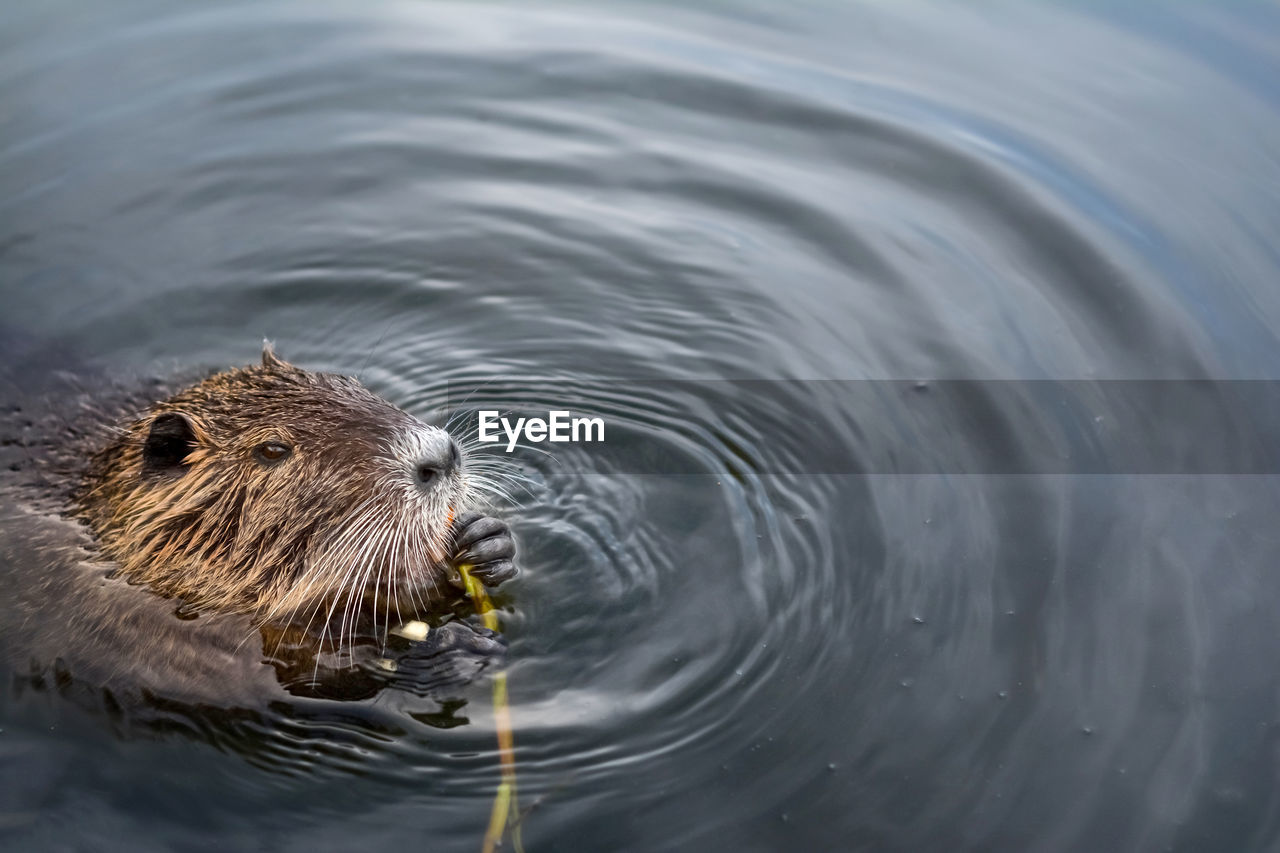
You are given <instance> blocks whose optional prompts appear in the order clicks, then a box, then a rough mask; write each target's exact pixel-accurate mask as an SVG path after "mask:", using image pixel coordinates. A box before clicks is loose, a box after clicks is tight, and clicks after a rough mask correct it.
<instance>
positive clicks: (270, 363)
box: [262, 338, 288, 367]
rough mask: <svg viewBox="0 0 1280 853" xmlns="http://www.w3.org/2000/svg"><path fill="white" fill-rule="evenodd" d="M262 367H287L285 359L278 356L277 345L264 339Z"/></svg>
mask: <svg viewBox="0 0 1280 853" xmlns="http://www.w3.org/2000/svg"><path fill="white" fill-rule="evenodd" d="M262 366H263V367H287V366H288V365H287V363H286V362H285V361H284V359H282V358H279V357H277V356H276V348H275V345H274V344H272V343H271V341H269V340H267V339H266V338H263V339H262Z"/></svg>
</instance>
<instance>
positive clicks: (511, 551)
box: [453, 512, 516, 586]
mask: <svg viewBox="0 0 1280 853" xmlns="http://www.w3.org/2000/svg"><path fill="white" fill-rule="evenodd" d="M455 528H456V533H455V540H454V541H455V542H456V543H457V544H456V551H455V553H454V558H453V561H454V563H455V564H457V565H469V566H471V573H472V574H473V575H475V576H476V577H477V578H479V579H480V582H481V583H483V584H484V585H485V586H497V585H498V584H500V583H502V582H503V581H506V580H510V579H511V578H513V577H515V575H516V567H515V563H514V562H513V558H514V557H515V555H516V543H515V540H514V539H512V538H511V530H510V528H508V527H507V524H506V522H504V521H501V520H500V519H497V518H493V517H492V516H486V515H481V514H480V513H478V512H468V513H464V514H463V515H461V516H459V517H458V520H457V521H456V522H455Z"/></svg>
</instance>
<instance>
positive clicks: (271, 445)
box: [253, 441, 293, 465]
mask: <svg viewBox="0 0 1280 853" xmlns="http://www.w3.org/2000/svg"><path fill="white" fill-rule="evenodd" d="M292 452H293V448H292V447H290V446H289V445H287V444H283V443H281V442H279V441H265V442H263V443H262V444H259V445H258V446H257V447H255V448H254V449H253V458H254V460H255V461H257V462H259V463H261V464H262V465H275V464H276V463H277V462H281V461H283V460H284V459H285V458H287V457H288V456H289V454H290V453H292Z"/></svg>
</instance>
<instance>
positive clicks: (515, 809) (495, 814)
mask: <svg viewBox="0 0 1280 853" xmlns="http://www.w3.org/2000/svg"><path fill="white" fill-rule="evenodd" d="M458 571H459V572H460V573H461V574H462V581H463V583H464V584H466V587H467V595H469V596H471V602H472V604H474V605H475V608H476V612H477V613H479V614H480V619H481V620H482V621H483V622H484V626H485V627H486V628H488V629H489V630H490V631H495V632H496V631H497V630H498V614H497V612H496V611H495V610H494V609H493V601H492V600H490V598H489V594H488V593H487V592H485V590H484V585H483V584H481V583H480V582H479V581H478V580H476V579H475V578H474V577H472V575H471V566H459V567H458ZM493 725H494V728H495V729H497V733H498V760H499V762H501V764H502V781H501V782H500V783H499V784H498V791H497V793H496V794H494V797H493V810H492V811H491V812H490V813H489V829H488V831H487V832H485V834H484V845H483V846H482V847H481V851H482V853H493V851H494V850H495V849H497V847H498V846H499V845H501V844H502V836H503V835H505V834H506V831H507V828H508V827H511V828H512V830H511V840H512V843H513V846H514V847H515V850H516V851H517V853H524V845H523V843H521V841H520V823H519V821H520V807H519V805H518V803H517V801H516V741H515V735H514V734H513V733H512V728H511V706H510V705H509V704H508V703H507V674H506V673H505V672H499V673H498V674H497V675H495V676H494V677H493Z"/></svg>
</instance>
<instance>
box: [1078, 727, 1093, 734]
mask: <svg viewBox="0 0 1280 853" xmlns="http://www.w3.org/2000/svg"><path fill="white" fill-rule="evenodd" d="M1080 732H1081V734H1085V735H1091V734H1093V726H1081V727H1080Z"/></svg>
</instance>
